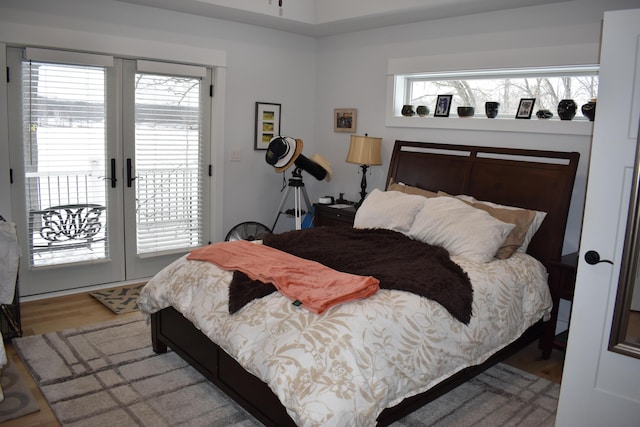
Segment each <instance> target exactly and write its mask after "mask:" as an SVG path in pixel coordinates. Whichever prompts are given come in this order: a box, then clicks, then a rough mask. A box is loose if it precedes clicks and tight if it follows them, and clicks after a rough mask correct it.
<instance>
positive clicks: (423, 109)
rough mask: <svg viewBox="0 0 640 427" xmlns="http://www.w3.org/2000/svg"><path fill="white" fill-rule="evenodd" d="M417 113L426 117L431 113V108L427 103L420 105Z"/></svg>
mask: <svg viewBox="0 0 640 427" xmlns="http://www.w3.org/2000/svg"><path fill="white" fill-rule="evenodd" d="M416 113H418V115H419V116H420V117H424V116H426V115H428V114H429V108H427V106H426V105H418V108H416Z"/></svg>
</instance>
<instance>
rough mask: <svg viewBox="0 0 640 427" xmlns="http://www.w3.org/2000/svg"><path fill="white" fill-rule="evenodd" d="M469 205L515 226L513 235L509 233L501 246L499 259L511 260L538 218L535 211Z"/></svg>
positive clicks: (480, 204)
mask: <svg viewBox="0 0 640 427" xmlns="http://www.w3.org/2000/svg"><path fill="white" fill-rule="evenodd" d="M469 204H470V205H471V206H473V207H474V208H476V209H482V210H483V211H485V212H487V213H488V214H489V215H491V216H492V217H494V218H496V219H499V220H500V221H502V222H508V223H510V224H514V225H515V227H514V228H513V230H511V233H509V235H508V236H507V238H506V239H505V241H504V242H503V243H502V246H500V249H498V251H497V252H496V258H499V259H507V258H509V257H510V256H511V255H513V254H514V252H515V251H516V250H517V249H518V248H519V247H520V246H522V244H523V243H524V239H525V237H527V231H528V230H529V227H531V223H532V222H533V220H534V219H535V217H536V213H535V212H534V211H530V210H526V209H501V208H495V207H492V206H489V205H485V204H484V203H480V202H471V203H469Z"/></svg>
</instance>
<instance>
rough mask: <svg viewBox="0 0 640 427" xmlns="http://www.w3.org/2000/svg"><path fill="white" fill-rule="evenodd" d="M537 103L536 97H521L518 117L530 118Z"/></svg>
mask: <svg viewBox="0 0 640 427" xmlns="http://www.w3.org/2000/svg"><path fill="white" fill-rule="evenodd" d="M535 103H536V99H535V98H520V104H518V111H517V112H516V119H530V118H531V113H533V106H534V105H535Z"/></svg>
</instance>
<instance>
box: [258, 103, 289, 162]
mask: <svg viewBox="0 0 640 427" xmlns="http://www.w3.org/2000/svg"><path fill="white" fill-rule="evenodd" d="M281 108H282V105H281V104H275V103H272V102H256V131H255V139H254V146H253V149H254V150H266V149H267V148H269V142H270V141H271V139H272V138H273V137H274V136H278V135H280V110H281Z"/></svg>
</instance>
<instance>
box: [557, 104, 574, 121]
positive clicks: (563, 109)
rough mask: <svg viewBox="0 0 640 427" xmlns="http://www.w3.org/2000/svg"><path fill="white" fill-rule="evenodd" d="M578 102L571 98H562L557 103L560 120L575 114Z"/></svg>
mask: <svg viewBox="0 0 640 427" xmlns="http://www.w3.org/2000/svg"><path fill="white" fill-rule="evenodd" d="M577 110H578V104H576V102H575V101H574V100H573V99H563V100H562V101H560V102H559V103H558V116H560V120H571V119H573V118H574V117H575V116H576V111H577Z"/></svg>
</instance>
